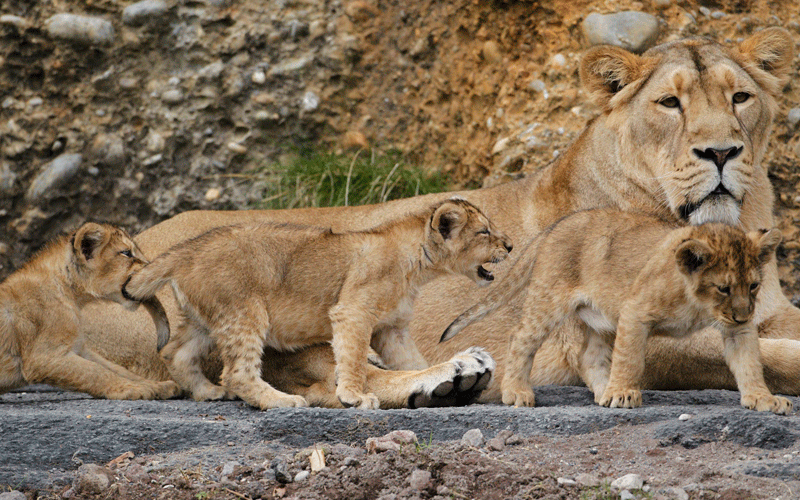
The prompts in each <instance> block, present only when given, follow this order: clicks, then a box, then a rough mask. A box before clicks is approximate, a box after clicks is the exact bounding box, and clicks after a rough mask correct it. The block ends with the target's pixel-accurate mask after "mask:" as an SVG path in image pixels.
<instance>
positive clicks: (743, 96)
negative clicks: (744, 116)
mask: <svg viewBox="0 0 800 500" xmlns="http://www.w3.org/2000/svg"><path fill="white" fill-rule="evenodd" d="M750 97H751V96H750V94H748V93H747V92H737V93H735V94H733V99H732V100H733V103H734V104H741V103H743V102H745V101H747V100H748V99H750Z"/></svg>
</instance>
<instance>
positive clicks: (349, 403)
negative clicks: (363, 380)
mask: <svg viewBox="0 0 800 500" xmlns="http://www.w3.org/2000/svg"><path fill="white" fill-rule="evenodd" d="M336 397H337V398H339V401H340V402H341V403H342V406H344V407H345V408H358V409H360V410H377V409H378V408H380V402H379V401H378V397H377V396H376V395H374V394H372V393H368V394H364V393H359V392H356V391H352V390H350V389H345V388H341V387H339V388H337V389H336Z"/></svg>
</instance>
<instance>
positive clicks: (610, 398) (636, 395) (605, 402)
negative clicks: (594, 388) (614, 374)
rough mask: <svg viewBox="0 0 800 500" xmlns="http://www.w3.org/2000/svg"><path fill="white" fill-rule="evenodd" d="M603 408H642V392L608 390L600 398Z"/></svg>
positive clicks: (634, 390)
mask: <svg viewBox="0 0 800 500" xmlns="http://www.w3.org/2000/svg"><path fill="white" fill-rule="evenodd" d="M600 404H601V405H602V406H608V407H610V408H637V407H639V406H642V391H639V390H637V389H606V391H605V392H604V393H603V397H601V398H600Z"/></svg>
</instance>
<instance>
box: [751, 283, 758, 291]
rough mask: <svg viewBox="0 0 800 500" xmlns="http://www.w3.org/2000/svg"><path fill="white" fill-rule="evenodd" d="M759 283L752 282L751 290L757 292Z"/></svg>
mask: <svg viewBox="0 0 800 500" xmlns="http://www.w3.org/2000/svg"><path fill="white" fill-rule="evenodd" d="M758 285H759V283H751V284H750V291H751V292H755V291H756V290H758Z"/></svg>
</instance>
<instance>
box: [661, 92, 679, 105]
mask: <svg viewBox="0 0 800 500" xmlns="http://www.w3.org/2000/svg"><path fill="white" fill-rule="evenodd" d="M658 103H659V104H660V105H662V106H664V107H665V108H679V107H680V106H681V101H680V100H679V99H678V98H677V97H675V96H674V95H670V96H667V97H662V98H661V99H659V100H658Z"/></svg>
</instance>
